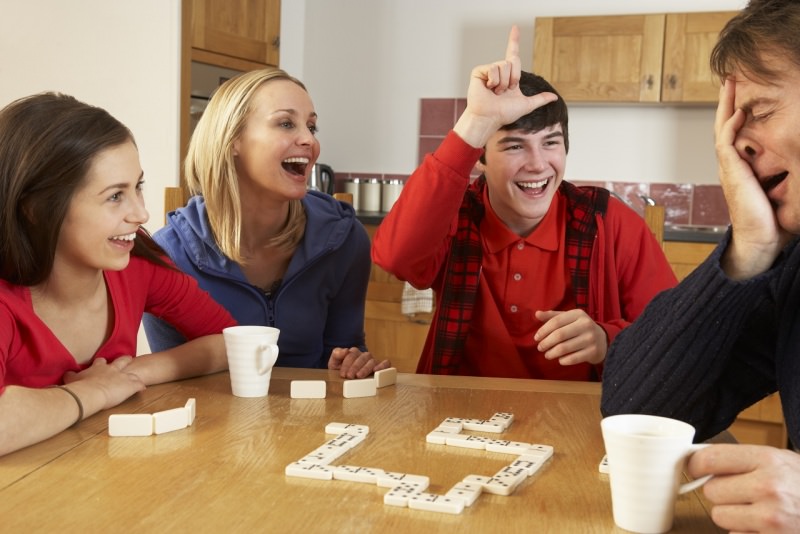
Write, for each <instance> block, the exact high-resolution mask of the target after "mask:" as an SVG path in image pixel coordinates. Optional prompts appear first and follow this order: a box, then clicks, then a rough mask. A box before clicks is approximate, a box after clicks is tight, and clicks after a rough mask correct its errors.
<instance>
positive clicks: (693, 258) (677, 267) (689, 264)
mask: <svg viewBox="0 0 800 534" xmlns="http://www.w3.org/2000/svg"><path fill="white" fill-rule="evenodd" d="M716 246H717V245H716V244H715V243H690V242H688V241H664V254H665V255H666V256H667V261H668V262H669V264H670V266H671V267H672V271H673V272H674V273H675V276H676V277H677V278H678V280H683V279H684V278H686V276H687V275H688V274H689V273H691V272H692V271H693V270H694V269H695V267H697V266H698V265H700V264H701V263H703V261H704V260H705V259H706V258H707V257H708V256H709V254H711V251H713V250H714V248H715V247H716Z"/></svg>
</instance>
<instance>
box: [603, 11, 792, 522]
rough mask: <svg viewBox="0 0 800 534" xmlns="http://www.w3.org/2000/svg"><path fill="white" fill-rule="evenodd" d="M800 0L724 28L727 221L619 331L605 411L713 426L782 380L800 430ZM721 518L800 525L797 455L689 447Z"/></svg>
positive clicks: (720, 46) (722, 139) (722, 164)
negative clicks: (684, 270)
mask: <svg viewBox="0 0 800 534" xmlns="http://www.w3.org/2000/svg"><path fill="white" fill-rule="evenodd" d="M798 29H800V2H797V0H752V1H751V2H750V4H749V5H748V6H747V7H746V8H745V9H744V10H743V11H742V12H741V13H740V14H738V15H737V16H736V17H734V18H733V19H732V20H731V21H730V22H729V23H728V25H727V26H726V27H725V29H724V30H723V31H722V33H721V34H720V38H719V41H718V43H717V45H716V47H715V48H714V51H713V52H712V55H711V68H712V70H713V71H714V72H715V74H717V75H718V76H719V77H720V79H721V80H722V82H723V84H722V87H721V89H720V99H719V105H718V107H717V116H716V122H715V132H716V153H717V160H718V163H719V179H720V182H721V184H722V189H723V192H724V193H725V200H726V201H727V203H728V207H729V209H730V214H731V228H730V230H729V231H728V234H727V235H726V237H725V239H723V241H722V242H721V243H720V245H719V246H718V247H717V249H716V250H715V251H714V252H713V253H712V254H711V256H710V257H709V258H708V259H707V260H706V261H705V262H704V263H703V264H702V265H700V266H699V267H698V268H697V269H696V270H695V271H694V272H693V273H692V274H691V275H690V276H689V277H687V278H686V280H684V281H683V282H682V283H681V284H680V285H679V286H678V287H676V288H675V289H673V290H671V291H668V292H665V293H664V294H662V295H660V296H659V297H657V298H656V299H655V300H654V301H653V303H652V304H651V305H650V306H649V307H648V308H647V309H646V310H645V312H644V313H643V314H642V316H641V317H640V318H639V319H638V320H637V321H636V322H635V323H634V324H633V325H632V326H631V327H630V328H628V329H626V331H625V332H623V333H622V335H620V336H619V337H618V338H617V340H616V341H615V343H614V344H613V346H612V347H611V350H610V351H609V354H608V360H607V362H606V367H605V374H604V376H603V399H602V410H603V413H604V414H607V415H610V414H616V413H631V412H636V413H648V414H657V415H663V416H667V417H673V418H676V419H682V420H684V421H687V422H689V423H691V424H692V425H694V426H695V427H696V429H697V435H696V439H699V440H704V439H707V438H708V437H711V436H713V435H714V434H716V433H718V432H720V431H722V430H724V429H726V428H727V427H728V426H729V425H730V424H731V423H732V422H733V421H734V419H735V418H736V416H737V415H738V414H739V412H741V411H742V410H744V409H745V408H747V407H748V406H750V405H752V404H754V403H756V402H757V401H759V400H760V399H762V398H764V397H766V396H767V395H769V394H771V393H773V392H775V391H780V396H781V402H782V405H783V413H784V416H785V418H786V424H787V427H788V430H789V438H790V439H791V441H792V442H793V443H794V445H795V447H796V446H797V445H798V444H800V240H798V237H797V236H798V235H800V40H798ZM687 470H688V472H689V474H690V475H691V476H693V477H700V476H703V475H707V474H713V475H714V477H713V478H712V479H711V480H710V481H709V482H708V483H707V484H706V485H705V486H704V488H703V491H704V492H705V495H706V497H707V498H708V499H709V500H710V501H711V502H712V503H713V504H714V508H713V509H712V518H713V519H714V522H715V523H717V525H719V526H720V527H722V528H724V529H726V530H732V531H736V532H742V531H746V532H800V455H799V454H797V453H796V452H793V451H791V450H787V449H777V448H773V447H765V446H756V445H738V444H737V445H732V444H721V445H713V446H710V447H706V448H704V449H702V450H700V451H698V452H696V453H695V454H693V455H692V456H691V459H690V461H689V464H688V469H687Z"/></svg>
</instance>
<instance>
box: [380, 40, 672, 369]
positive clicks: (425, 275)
mask: <svg viewBox="0 0 800 534" xmlns="http://www.w3.org/2000/svg"><path fill="white" fill-rule="evenodd" d="M518 40H519V31H518V29H517V28H516V27H514V28H512V30H511V34H510V36H509V41H508V48H507V52H506V59H505V60H502V61H498V62H496V63H492V64H490V65H482V66H479V67H476V68H475V69H474V70H473V71H472V74H471V78H470V84H469V89H468V93H467V107H466V109H465V110H464V113H463V114H462V115H461V117H460V118H459V119H458V121H457V123H456V125H455V126H454V127H453V130H452V131H451V132H450V133H449V134H448V136H447V137H446V139H445V140H444V141H443V142H442V144H441V146H439V148H438V149H437V150H436V151H435V152H434V153H433V154H429V155H428V156H427V157H426V158H425V160H424V162H423V163H422V165H421V166H420V167H419V168H418V169H417V170H416V171H415V172H414V174H413V175H412V176H411V177H410V178H409V180H408V182H407V184H406V186H405V187H404V189H403V192H402V194H401V195H400V198H399V199H398V201H397V203H396V204H395V205H394V207H393V208H392V210H391V212H390V213H389V214H388V215H387V217H386V218H385V219H384V220H383V222H382V223H381V225H380V226H379V228H378V231H377V233H376V235H375V240H374V243H373V250H372V257H373V261H375V263H377V264H378V265H380V266H381V267H383V268H384V269H386V270H387V271H389V272H391V273H393V274H394V275H395V276H397V277H398V278H400V279H401V280H406V281H408V282H410V283H411V284H412V285H413V286H415V287H417V288H428V287H433V288H434V290H435V293H436V299H437V300H436V314H435V318H434V322H433V324H432V325H431V329H430V331H429V333H428V338H427V341H426V343H425V348H424V349H423V353H422V356H421V358H420V361H419V364H418V367H417V372H421V373H435V374H460V375H475V376H499V377H513V378H539V379H559V380H599V377H600V375H601V371H602V362H603V360H604V358H605V355H606V349H607V347H608V344H609V342H610V341H611V340H613V339H614V337H615V336H616V335H617V334H618V333H619V331H620V330H622V329H623V328H624V327H626V326H627V325H628V324H630V321H633V319H635V318H636V317H637V316H638V315H639V313H640V312H641V311H642V310H643V309H644V307H645V306H646V304H647V303H648V302H649V301H650V299H651V298H652V297H653V296H655V295H656V294H657V293H658V292H659V291H661V290H663V289H666V288H668V287H672V286H673V285H674V284H675V283H676V280H675V276H674V275H673V273H672V270H671V269H670V267H669V264H668V263H667V261H666V259H665V257H664V254H663V252H662V250H661V247H660V246H659V245H658V243H657V242H656V240H655V238H654V237H653V235H652V233H651V232H650V231H649V229H648V228H647V226H646V225H645V223H644V220H643V219H642V218H641V217H640V216H639V215H637V214H636V213H635V212H634V211H633V210H631V209H629V208H628V207H627V206H625V205H624V204H623V203H622V202H619V201H617V200H616V199H614V198H609V193H608V191H606V190H605V189H602V188H595V187H576V186H574V185H572V184H570V183H568V182H565V181H563V178H564V168H565V163H566V154H567V149H568V147H569V139H568V132H567V107H566V104H565V103H564V100H563V99H562V98H561V97H560V96H559V95H558V94H557V93H556V92H555V90H554V89H553V87H552V86H551V85H550V84H549V83H548V82H547V81H545V80H544V79H543V78H541V77H540V76H536V75H534V74H530V73H527V72H522V71H521V68H520V59H519V44H518ZM476 163H479V168H480V169H481V171H482V173H483V174H482V176H481V177H480V178H478V179H477V180H475V181H474V182H472V183H471V180H470V172H471V171H472V169H473V167H474V166H475V164H476Z"/></svg>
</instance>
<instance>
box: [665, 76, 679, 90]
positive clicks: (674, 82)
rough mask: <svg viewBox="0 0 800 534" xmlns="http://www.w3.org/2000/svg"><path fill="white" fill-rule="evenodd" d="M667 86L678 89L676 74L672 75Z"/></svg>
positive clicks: (668, 78)
mask: <svg viewBox="0 0 800 534" xmlns="http://www.w3.org/2000/svg"><path fill="white" fill-rule="evenodd" d="M667 86H668V87H669V88H670V89H676V88H677V87H678V77H677V76H675V75H674V74H670V75H669V76H668V77H667Z"/></svg>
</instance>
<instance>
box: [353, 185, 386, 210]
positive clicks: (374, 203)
mask: <svg viewBox="0 0 800 534" xmlns="http://www.w3.org/2000/svg"><path fill="white" fill-rule="evenodd" d="M358 208H359V211H381V181H380V180H378V179H377V178H368V179H366V180H361V184H360V185H359V193H358Z"/></svg>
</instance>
